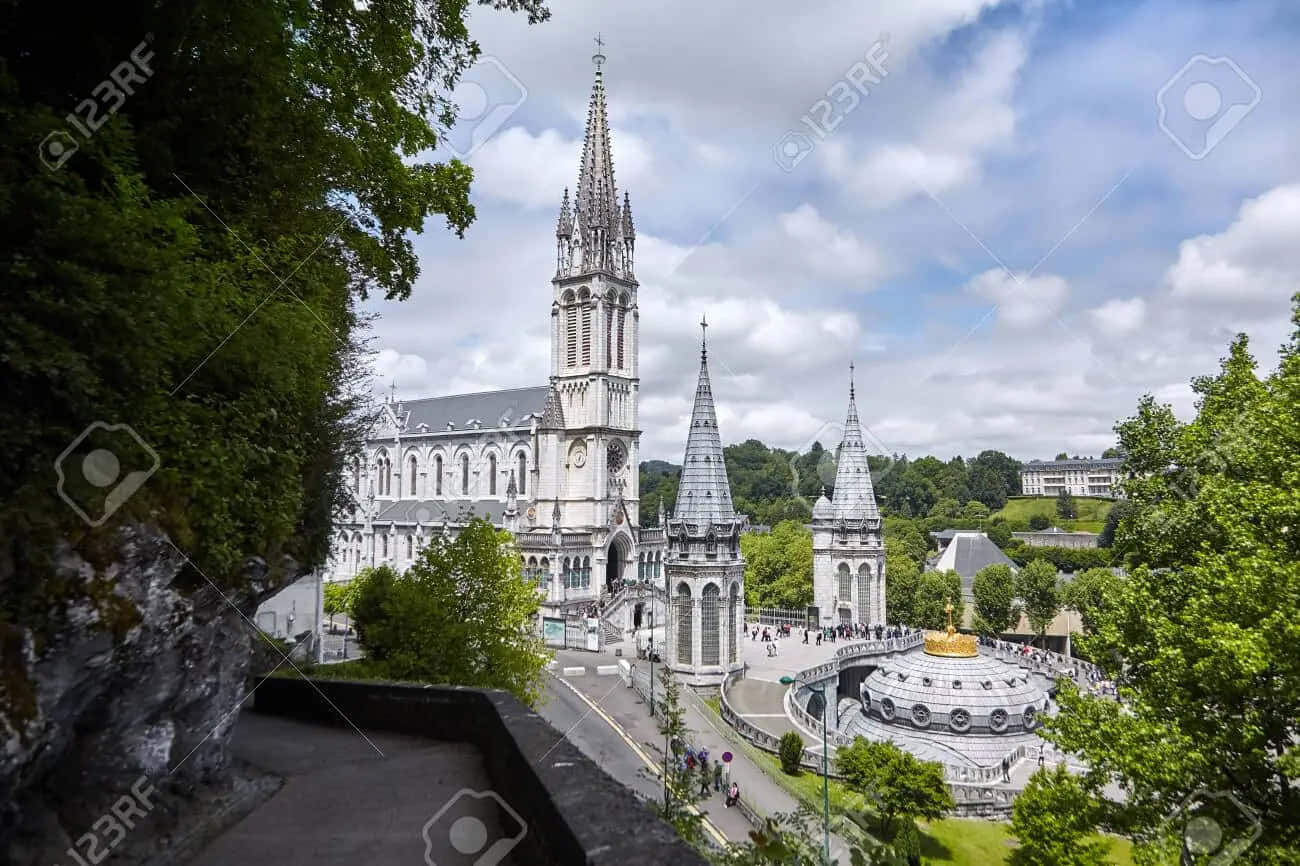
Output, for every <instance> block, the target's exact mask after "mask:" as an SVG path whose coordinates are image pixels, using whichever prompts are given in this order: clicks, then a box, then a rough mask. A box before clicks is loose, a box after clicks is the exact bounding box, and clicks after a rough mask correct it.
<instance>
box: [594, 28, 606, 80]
mask: <svg viewBox="0 0 1300 866" xmlns="http://www.w3.org/2000/svg"><path fill="white" fill-rule="evenodd" d="M594 41H595V43H596V53H595V54H593V55H591V62H592V63H594V64H596V71H597V72H599V71H600V66H601V64H602V63H604V62H605V52H604V50H603V49H604V48H605V40H604V39H601V38H600V34H599V33H597V34H596V38H595V40H594Z"/></svg>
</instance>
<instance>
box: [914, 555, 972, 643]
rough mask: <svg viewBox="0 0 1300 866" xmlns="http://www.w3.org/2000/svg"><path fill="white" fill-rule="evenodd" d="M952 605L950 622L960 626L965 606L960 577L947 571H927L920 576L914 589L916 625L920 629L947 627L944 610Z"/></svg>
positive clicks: (946, 617) (946, 616) (953, 572)
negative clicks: (949, 604)
mask: <svg viewBox="0 0 1300 866" xmlns="http://www.w3.org/2000/svg"><path fill="white" fill-rule="evenodd" d="M949 602H951V603H952V621H953V624H954V625H960V624H961V621H962V617H963V615H964V613H965V609H966V605H965V603H964V602H963V601H962V598H961V575H960V574H958V573H957V572H955V571H952V570H951V569H949V570H948V571H927V572H924V573H923V574H922V575H921V579H920V581H919V582H918V584H917V587H916V602H915V615H916V625H918V626H920V627H921V628H929V629H943V628H945V627H946V626H947V625H948V614H947V613H946V612H945V611H944V608H945V607H946V606H947V605H948V603H949Z"/></svg>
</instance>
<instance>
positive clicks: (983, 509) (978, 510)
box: [961, 499, 989, 520]
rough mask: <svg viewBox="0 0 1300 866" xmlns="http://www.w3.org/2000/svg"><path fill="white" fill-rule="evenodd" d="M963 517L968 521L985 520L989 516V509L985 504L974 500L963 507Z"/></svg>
mask: <svg viewBox="0 0 1300 866" xmlns="http://www.w3.org/2000/svg"><path fill="white" fill-rule="evenodd" d="M961 516H962V517H963V518H964V519H966V520H984V519H986V518H987V517H988V516H989V507H988V506H987V505H985V504H984V503H983V502H980V501H978V500H975V499H972V500H971V501H970V502H967V503H966V504H965V505H964V506H962V509H961Z"/></svg>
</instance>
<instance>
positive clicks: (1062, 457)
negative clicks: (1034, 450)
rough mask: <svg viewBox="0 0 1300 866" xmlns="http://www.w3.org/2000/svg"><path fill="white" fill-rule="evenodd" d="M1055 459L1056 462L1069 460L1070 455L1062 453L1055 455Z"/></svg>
mask: <svg viewBox="0 0 1300 866" xmlns="http://www.w3.org/2000/svg"><path fill="white" fill-rule="evenodd" d="M1056 459H1057V460H1069V459H1070V455H1069V454H1067V453H1066V452H1064V451H1062V452H1061V453H1060V454H1057V455H1056Z"/></svg>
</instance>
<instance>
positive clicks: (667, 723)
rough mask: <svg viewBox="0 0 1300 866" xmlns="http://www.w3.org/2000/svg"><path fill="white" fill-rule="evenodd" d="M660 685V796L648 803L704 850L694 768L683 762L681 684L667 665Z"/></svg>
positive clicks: (661, 671) (685, 730) (685, 736)
mask: <svg viewBox="0 0 1300 866" xmlns="http://www.w3.org/2000/svg"><path fill="white" fill-rule="evenodd" d="M659 683H660V685H661V686H662V689H661V697H660V698H659V704H658V707H657V709H658V711H659V732H660V733H662V734H663V735H664V741H665V743H666V744H667V748H666V749H664V753H663V755H664V756H663V761H662V763H661V765H660V770H659V772H660V776H659V778H660V780H661V781H662V783H663V800H661V801H654V802H652V803H651V807H652V808H653V810H654V812H655V814H656V815H658V816H659V817H660V818H662V819H664V820H665V821H667V822H668V823H669V824H672V825H673V827H674V828H675V829H676V830H677V834H678V835H679V836H681V837H682V838H683V839H685V840H686V841H687V842H689V843H690V844H691V845H693V846H694V847H695V848H696V849H698V850H701V851H703V850H705V848H706V847H707V840H706V836H705V834H704V825H703V823H702V821H701V816H700V813H699V810H697V809H695V808H694V806H695V804H696V803H698V802H699V801H700V799H701V797H700V792H699V790H700V784H699V778H698V776H697V774H696V771H694V770H691V769H690V768H688V767H687V766H686V758H685V755H686V745H687V741H688V740H689V738H690V730H689V729H688V728H687V727H686V710H685V709H684V708H683V707H682V703H681V684H680V683H678V682H677V677H676V675H674V674H673V672H672V670H671V669H670V668H669V666H668V665H663V666H662V667H661V668H660V669H659Z"/></svg>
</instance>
